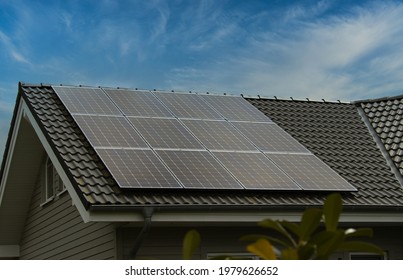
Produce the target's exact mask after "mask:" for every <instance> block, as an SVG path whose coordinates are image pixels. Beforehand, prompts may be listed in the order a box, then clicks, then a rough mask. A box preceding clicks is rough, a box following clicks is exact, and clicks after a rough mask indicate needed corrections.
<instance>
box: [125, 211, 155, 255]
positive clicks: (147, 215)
mask: <svg viewBox="0 0 403 280" xmlns="http://www.w3.org/2000/svg"><path fill="white" fill-rule="evenodd" d="M153 213H154V208H153V207H144V208H143V217H144V224H143V227H142V229H141V231H140V233H139V234H138V235H137V238H136V240H135V241H134V244H133V247H132V249H131V250H130V254H129V259H131V260H134V259H135V258H136V256H137V252H138V251H139V249H140V247H141V244H143V241H144V239H145V238H146V237H147V235H148V233H149V232H150V229H151V219H152V216H153Z"/></svg>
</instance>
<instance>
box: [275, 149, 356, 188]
mask: <svg viewBox="0 0 403 280" xmlns="http://www.w3.org/2000/svg"><path fill="white" fill-rule="evenodd" d="M267 156H268V157H269V158H270V159H272V160H273V161H274V162H275V163H276V164H277V165H278V166H280V168H282V169H283V170H284V171H285V172H286V173H287V174H288V175H290V176H291V178H293V179H294V180H295V181H296V182H297V183H298V184H299V185H300V186H301V187H302V188H303V189H304V190H313V191H355V190H356V189H355V188H354V187H353V186H352V185H350V184H349V183H348V182H347V181H346V180H344V179H343V178H342V177H341V176H340V175H339V174H337V173H336V172H335V171H334V170H333V169H331V168H330V167H329V166H327V165H326V164H324V163H323V162H322V161H321V160H320V159H318V158H317V157H315V156H314V155H275V154H270V155H267Z"/></svg>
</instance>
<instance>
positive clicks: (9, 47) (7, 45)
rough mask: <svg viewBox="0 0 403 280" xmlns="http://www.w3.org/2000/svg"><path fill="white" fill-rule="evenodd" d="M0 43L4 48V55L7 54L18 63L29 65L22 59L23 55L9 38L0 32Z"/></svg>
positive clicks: (25, 59)
mask: <svg viewBox="0 0 403 280" xmlns="http://www.w3.org/2000/svg"><path fill="white" fill-rule="evenodd" d="M0 43H2V45H3V46H4V49H5V51H6V53H8V54H9V56H10V57H11V58H13V59H14V60H15V61H17V62H20V63H26V64H30V62H29V60H28V59H27V58H25V57H24V55H23V54H22V53H21V52H20V51H19V50H18V48H17V47H16V46H15V45H14V43H13V42H12V40H11V38H10V37H9V36H7V35H6V34H5V33H3V32H2V31H1V30H0Z"/></svg>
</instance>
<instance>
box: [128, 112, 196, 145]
mask: <svg viewBox="0 0 403 280" xmlns="http://www.w3.org/2000/svg"><path fill="white" fill-rule="evenodd" d="M129 120H130V121H131V122H132V123H133V125H134V126H135V127H136V128H137V129H138V131H139V132H140V133H141V134H142V135H143V137H144V138H145V139H146V141H147V142H148V143H149V144H150V145H151V147H153V148H165V149H203V146H202V145H201V144H200V143H199V142H198V141H197V140H196V139H195V138H194V137H193V136H192V135H191V134H190V133H189V132H188V131H187V130H186V128H185V127H184V126H182V124H180V123H179V121H178V120H176V119H146V118H132V117H129Z"/></svg>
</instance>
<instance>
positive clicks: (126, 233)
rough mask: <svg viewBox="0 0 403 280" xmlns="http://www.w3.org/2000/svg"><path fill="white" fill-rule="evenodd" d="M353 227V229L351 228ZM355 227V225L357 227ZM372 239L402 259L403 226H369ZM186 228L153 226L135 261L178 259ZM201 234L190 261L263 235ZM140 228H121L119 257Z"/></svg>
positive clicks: (216, 230)
mask: <svg viewBox="0 0 403 280" xmlns="http://www.w3.org/2000/svg"><path fill="white" fill-rule="evenodd" d="M353 227H354V226H353ZM358 227H359V226H358ZM372 228H373V229H374V237H373V238H370V239H367V240H365V241H368V242H371V243H373V244H376V245H378V246H379V247H381V248H382V249H383V250H385V252H386V253H387V256H388V258H389V259H394V260H403V227H402V226H383V227H372ZM189 229H190V228H182V227H178V228H173V227H153V228H152V229H151V231H150V233H149V235H148V236H147V237H146V238H145V239H144V241H143V243H142V246H141V248H140V250H139V252H138V255H137V259H164V260H171V259H181V258H182V241H183V237H184V236H185V234H186V232H187V231H188V230H189ZM197 230H198V231H199V232H200V235H201V245H200V248H199V249H198V250H197V251H196V252H195V254H194V255H193V258H194V259H206V258H207V254H211V253H215V254H223V253H228V254H231V253H234V254H236V253H247V252H246V249H245V247H246V246H245V245H246V244H245V243H243V242H241V241H239V238H240V237H241V236H244V235H247V234H251V233H265V234H267V231H266V232H265V231H264V230H262V229H259V228H247V227H201V228H197ZM139 231H140V229H138V228H122V229H120V232H119V235H118V237H119V242H118V244H119V246H120V248H118V251H119V252H120V255H119V256H118V257H119V258H123V259H128V258H129V252H130V249H131V248H132V247H133V243H134V240H135V239H136V237H137V234H138V233H139ZM332 258H333V259H338V258H340V259H349V254H348V253H340V254H337V255H335V256H333V257H332Z"/></svg>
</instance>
